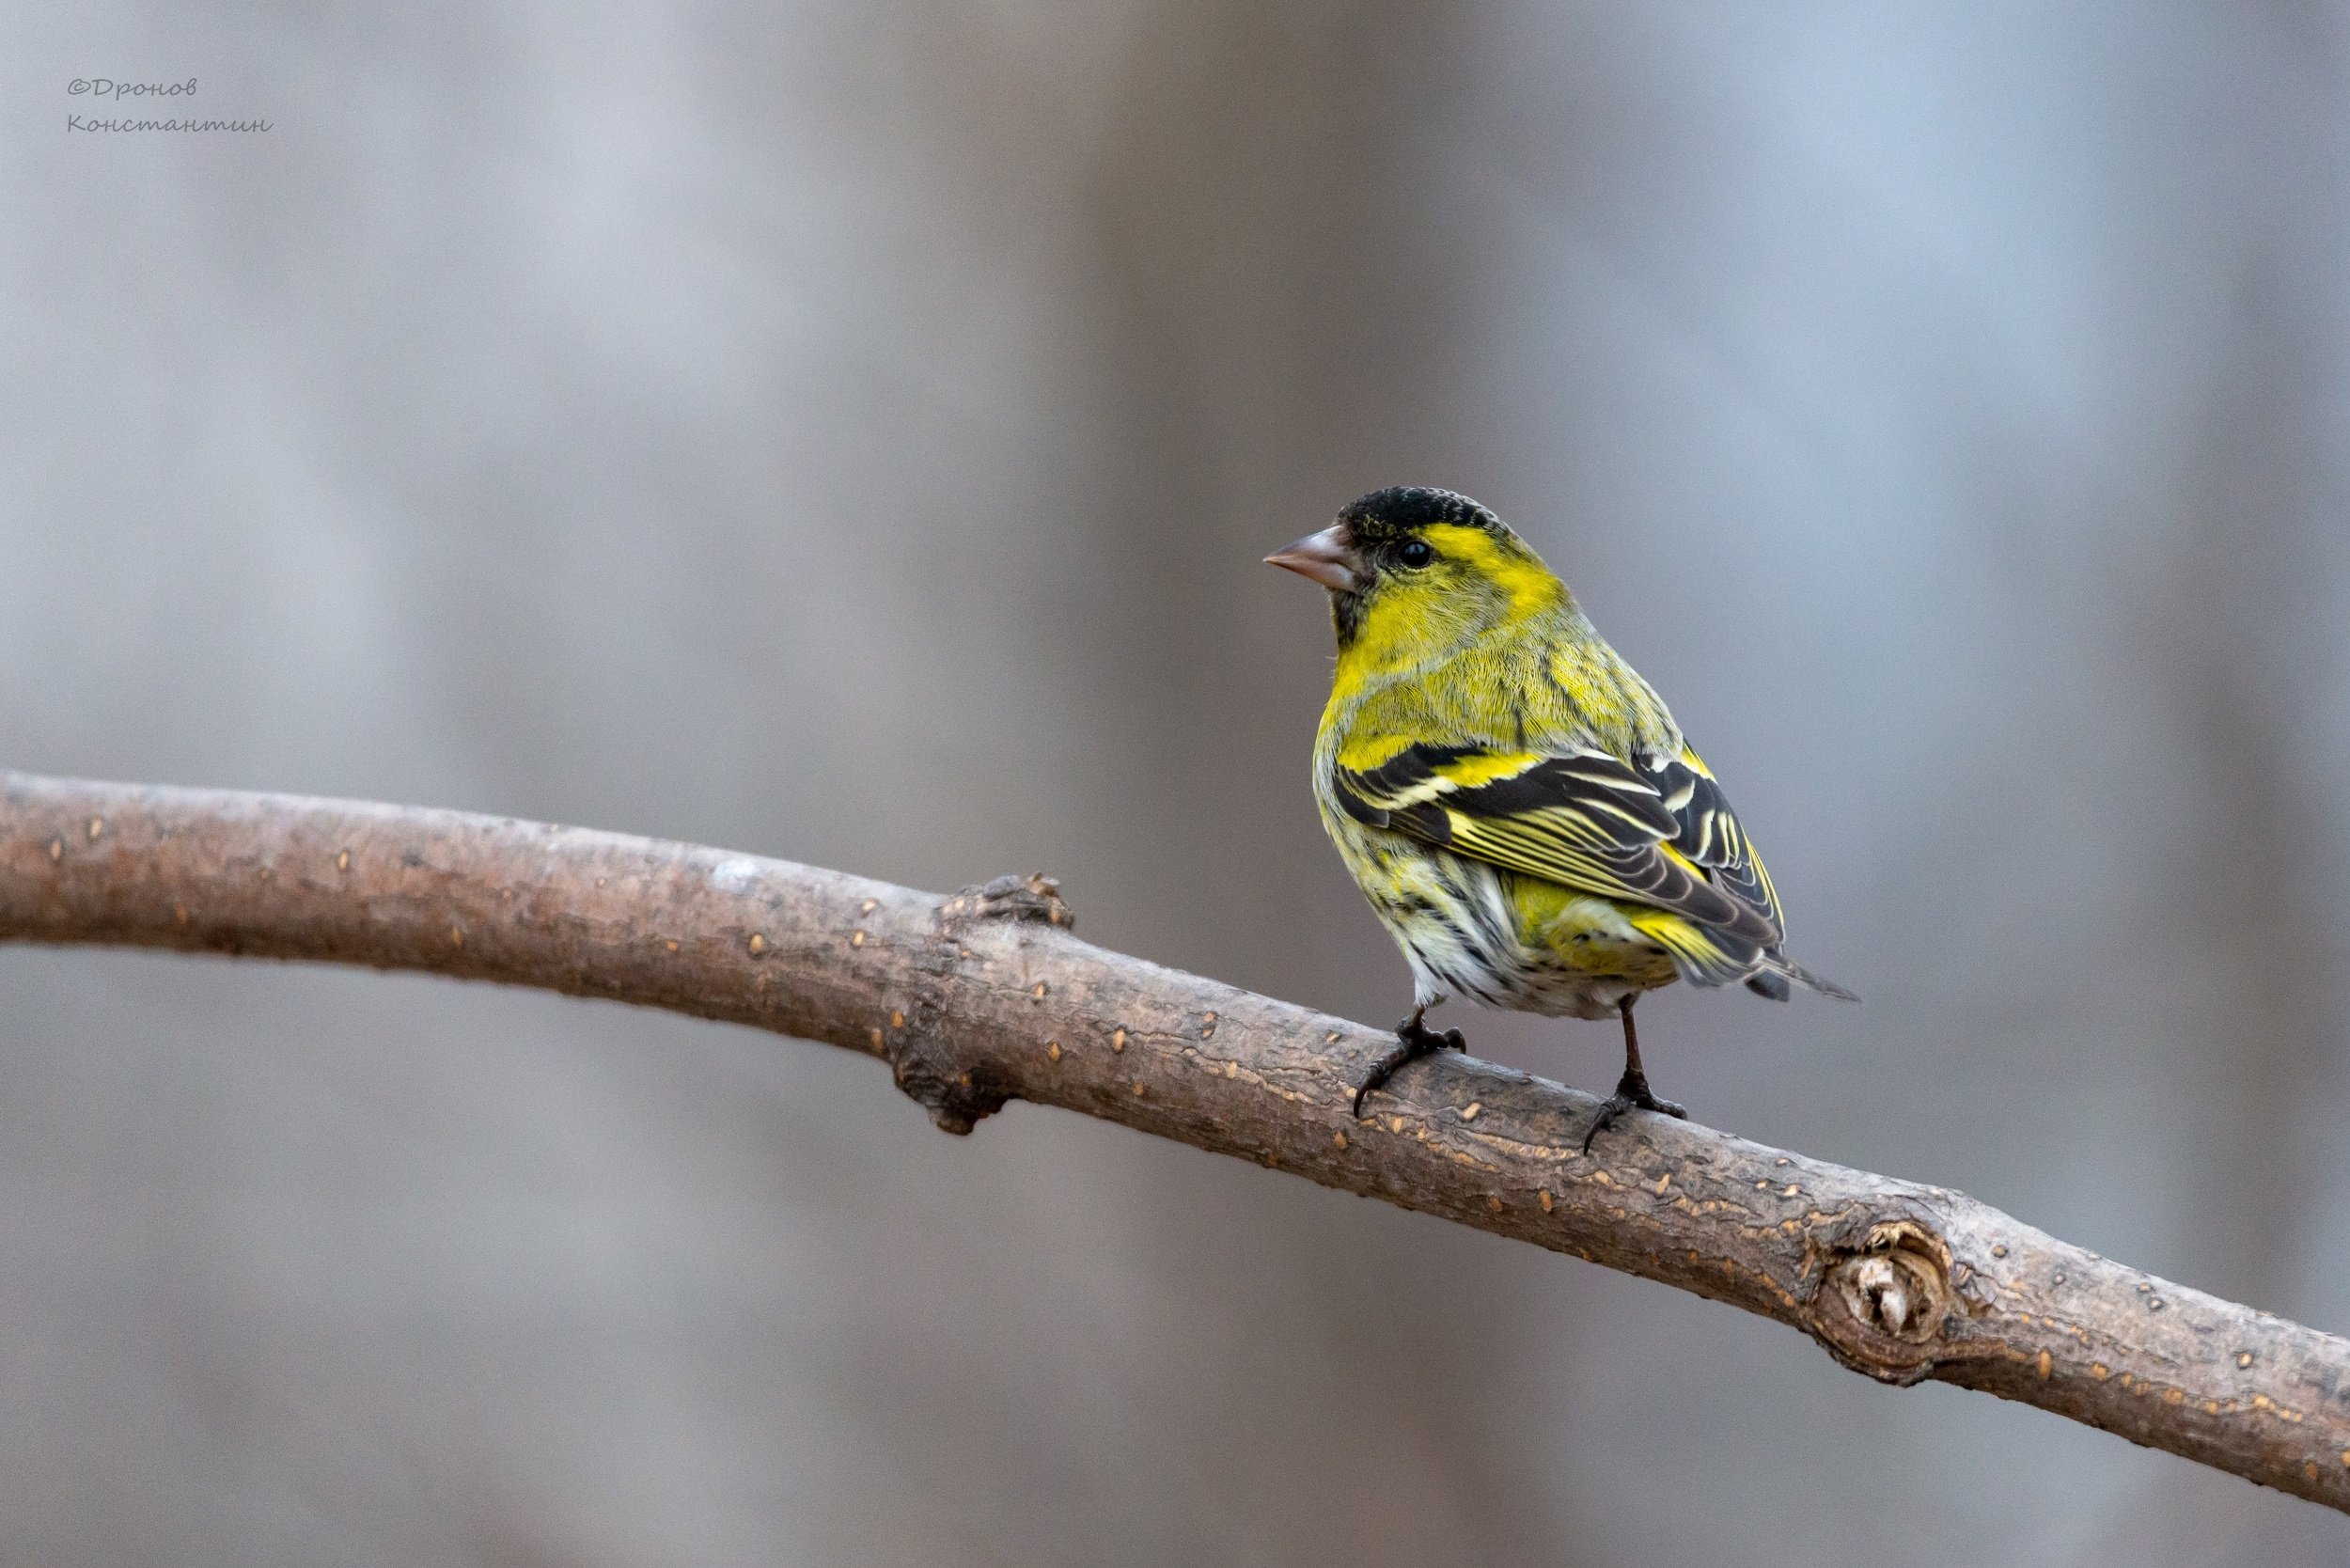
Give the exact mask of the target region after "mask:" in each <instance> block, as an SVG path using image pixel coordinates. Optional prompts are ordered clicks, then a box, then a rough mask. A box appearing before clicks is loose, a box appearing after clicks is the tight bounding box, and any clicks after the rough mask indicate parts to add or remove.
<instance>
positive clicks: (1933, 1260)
mask: <svg viewBox="0 0 2350 1568" xmlns="http://www.w3.org/2000/svg"><path fill="white" fill-rule="evenodd" d="M1069 923H1070V922H1069V912H1068V910H1067V908H1066V906H1065V905H1063V904H1062V903H1061V902H1060V900H1059V897H1058V890H1057V889H1056V888H1055V887H1054V886H1053V885H1052V884H1051V883H1050V882H1048V881H1046V880H1044V879H1042V878H1033V877H1032V878H1029V879H1027V880H1026V881H1020V880H1017V879H1012V878H1003V879H999V880H998V881H997V882H995V883H990V884H988V885H987V886H984V887H979V888H973V889H968V890H966V891H965V892H964V893H961V894H958V895H956V896H955V897H953V898H951V899H946V900H941V899H938V898H936V897H934V896H932V895H931V894H928V893H917V892H913V891H911V890H909V889H906V888H903V887H893V886H888V885H886V884H884V883H878V882H867V881H864V880H862V879H860V878H857V877H853V876H846V875H843V874H842V873H840V872H838V871H829V870H817V869H814V868H810V867H806V866H795V865H791V864H789V863H787V862H783V861H777V860H766V859H760V858H758V857H755V856H751V855H731V854H729V853H727V852H725V851H723V850H714V849H705V848H700V847H697V846H694V845H687V844H676V843H666V842H661V841H658V840H653V839H635V838H628V837H623V836H620V835H617V834H609V833H596V832H590V831H588V830H586V829H583V828H565V827H553V826H547V825H544V824H540V823H521V822H512V821H504V820H498V819H493V818H487V817H479V816H471V815H466V814H463V813H460V812H454V811H431V810H422V809H415V808H404V807H390V806H371V805H362V804H355V803H352V802H345V801H325V800H305V799H297V798H293V797H289V796H280V795H255V794H239V793H230V792H212V791H193V790H173V789H157V788H146V787H139V786H128V785H118V784H94V783H83V782H77V781H68V780H53V779H41V778H34V777H29V776H23V775H15V774H8V775H0V940H5V941H24V942H49V943H98V944H105V945H113V946H130V947H149V948H169V949H179V950H181V951H188V952H219V953H231V954H241V955H246V956H252V957H266V958H290V959H319V960H325V961H328V962H334V963H344V964H372V965H374V966H376V967H378V968H386V969H422V970H429V971H431V972H433V973H436V974H444V975H452V976H457V977H460V978H463V979H468V980H497V981H502V982H504V983H507V984H511V985H529V986H538V987H540V988H543V989H546V990H552V991H561V992H567V993H569V994H571V995H573V996H603V997H608V998H611V999H613V1000H616V1001H624V1002H633V1003H636V1004H638V1005H641V1006H646V1007H659V1008H666V1009H669V1010H671V1011H678V1012H687V1013H693V1014H696V1015H697V1016H700V1017H704V1018H719V1019H726V1020H729V1021H730V1022H734V1023H741V1024H750V1025H754V1026H757V1027H760V1028H767V1029H773V1030H776V1032H778V1033H782V1034H790V1035H797V1036H800V1037H802V1038H805V1039H810V1040H821V1041H823V1042H826V1043H830V1044H834V1045H843V1046H847V1047H850V1048H851V1049H854V1050H858V1051H863V1052H866V1053H868V1054H870V1055H872V1056H875V1057H879V1058H882V1059H883V1060H885V1061H886V1062H888V1063H889V1065H890V1067H891V1069H892V1071H893V1072H894V1073H895V1074H896V1077H897V1081H898V1085H899V1087H900V1088H901V1089H903V1090H905V1091H906V1092H907V1093H908V1094H910V1095H912V1096H913V1097H914V1098H915V1099H917V1101H919V1102H921V1104H922V1105H924V1106H926V1107H927V1108H928V1109H929V1110H930V1112H931V1115H932V1118H933V1119H934V1120H935V1121H937V1122H938V1124H939V1125H940V1126H942V1127H945V1128H947V1129H948V1131H950V1132H959V1133H960V1132H968V1131H969V1130H970V1129H971V1126H972V1124H973V1123H974V1122H975V1121H978V1120H979V1118H980V1117H983V1116H985V1115H987V1114H988V1113H989V1112H991V1111H994V1110H995V1109H997V1108H998V1107H1000V1106H1001V1105H1003V1104H1004V1103H1005V1102H1006V1101H1007V1100H1011V1099H1022V1100H1031V1101H1034V1102H1036V1103H1038V1104H1040V1105H1060V1106H1063V1107H1065V1108H1067V1109H1070V1110H1074V1111H1081V1112H1083V1113H1085V1114H1086V1115H1089V1116H1098V1117H1102V1118H1104V1119H1105V1120H1108V1121H1120V1122H1123V1123H1125V1124H1126V1125H1128V1126H1130V1127H1136V1128H1139V1129H1141V1130H1142V1131H1144V1132H1148V1133H1155V1134H1157V1135H1158V1136H1160V1137H1168V1138H1173V1139H1175V1140H1177V1141H1178V1142H1182V1143H1188V1144H1192V1145H1195V1146H1197V1147H1199V1148H1202V1149H1211V1150H1214V1151H1216V1152H1220V1153H1227V1154H1236V1155H1240V1156H1243V1157H1245V1158H1248V1159H1252V1160H1256V1161H1258V1162H1259V1163H1261V1164H1262V1165H1265V1166H1267V1167H1271V1168H1277V1169H1282V1170H1290V1171H1293V1172H1295V1173H1297V1174H1299V1175H1302V1176H1305V1177H1308V1178H1309V1179H1311V1180H1313V1181H1316V1182H1320V1183H1322V1184H1324V1185H1325V1186H1332V1187H1340V1188H1343V1189H1345V1190H1347V1191H1350V1192H1357V1193H1363V1194H1366V1195H1368V1196H1371V1197H1374V1198H1381V1199H1385V1200H1387V1201H1388V1202H1391V1203H1396V1204H1399V1205H1401V1206H1402V1207H1404V1208H1407V1209H1418V1210H1420V1211H1422V1212H1424V1213H1428V1214H1434V1215H1443V1216H1444V1217H1446V1218H1448V1219H1454V1220H1458V1221H1460V1222H1461V1223H1463V1224H1465V1225H1473V1226H1476V1227H1477V1228H1479V1229H1480V1230H1485V1231H1496V1232H1497V1233H1499V1234H1501V1235H1505V1236H1514V1237H1516V1238H1518V1239H1519V1240H1521V1241H1529V1242H1533V1243H1534V1244H1536V1245H1537V1246H1540V1247H1549V1248H1551V1249H1552V1250H1554V1251H1559V1252H1569V1253H1573V1254H1574V1255H1575V1256H1576V1257H1578V1258H1583V1259H1586V1260H1588V1261H1590V1262H1596V1263H1602V1264H1605V1265H1606V1266H1607V1267H1609V1268H1614V1269H1621V1270H1622V1271H1624V1272H1625V1273H1627V1274H1636V1275H1639V1276H1641V1277H1642V1278H1649V1279H1656V1280H1661V1281H1663V1282H1664V1283H1666V1284H1669V1285H1674V1286H1678V1287H1680V1288H1681V1289H1683V1290H1687V1291H1694V1292H1696V1293H1697V1294H1700V1295H1704V1296H1710V1297H1713V1298H1715V1299H1716V1300H1720V1301H1727V1302H1729V1303H1731V1305H1733V1306H1737V1307H1743V1308H1745V1309H1747V1310H1748V1311H1751V1312H1759V1313H1761V1314H1763V1316H1765V1317H1770V1318H1776V1319H1777V1320H1778V1321H1779V1322H1781V1323H1784V1324H1787V1325H1791V1326H1793V1327H1795V1328H1799V1329H1801V1330H1802V1331H1803V1332H1805V1333H1807V1334H1809V1335H1810V1336H1811V1337H1812V1338H1813V1339H1814V1340H1816V1341H1819V1342H1820V1343H1821V1344H1822V1345H1823V1346H1825V1348H1826V1350H1827V1352H1828V1354H1829V1355H1830V1356H1834V1357H1835V1358H1836V1359H1837V1360H1838V1361H1840V1362H1841V1363H1842V1364H1843V1365H1845V1366H1847V1367H1850V1368H1852V1369H1853V1370H1854V1371H1856V1372H1863V1373H1866V1374H1867V1375H1868V1376H1871V1377H1873V1378H1876V1379H1878V1380H1879V1381H1882V1382H1886V1383H1895V1384H1909V1383H1915V1382H1917V1381H1919V1380H1920V1379H1922V1378H1929V1377H1932V1378H1939V1379H1941V1380H1942V1381H1944V1382H1949V1383H1955V1384H1958V1385H1960V1386H1961V1387H1964V1388H1981V1389H1984V1390H1986V1391H1988V1392H1991V1393H1995V1394H1998V1395H1999V1396H2001V1397H2002V1398H2006V1399H2013V1400H2020V1401H2022V1402H2024V1403H2028V1404H2036V1405H2039V1406H2040V1407H2041V1408H2043V1409H2045V1410H2052V1411H2055V1412H2056V1413H2057V1414H2059V1415H2062V1416H2068V1417H2071V1418H2072V1419H2075V1420H2078V1421H2086V1422H2088V1423H2089V1424H2090V1425H2092V1426H2097V1427H2103V1428H2105V1429H2106V1430H2107V1431H2109V1432H2117V1433H2120V1434H2121V1435H2123V1436H2125V1437H2128V1438H2130V1439H2131V1440H2133V1441H2135V1442H2139V1443H2143V1444H2145V1445H2147V1446H2149V1447H2152V1448H2158V1449H2165V1450H2170V1452H2172V1453H2177V1454H2182V1455H2185V1456H2186V1458H2189V1459H2193V1460H2196V1461H2198V1462H2200V1463H2201V1464H2205V1465H2210V1466H2215V1467H2217V1468H2218V1469H2222V1470H2228V1471H2232V1472H2233V1473H2234V1474H2236V1475H2240V1476H2244V1477H2246V1478H2248V1479H2249V1480H2252V1481H2256V1482H2261V1483H2263V1484H2264V1485H2268V1486H2274V1487H2277V1488H2279V1489H2280V1490H2283V1491H2287V1492H2292V1493H2295V1494H2296V1495H2298V1496H2300V1497H2309V1498H2311V1499H2314V1500H2316V1501H2318V1502H2322V1503H2325V1504H2327V1505H2328V1506H2330V1507H2334V1508H2338V1509H2342V1510H2344V1511H2345V1512H2350V1341H2343V1340H2341V1339H2337V1338H2335V1337H2333V1336H2331V1335H2328V1334H2321V1333H2318V1332H2316V1331H2314V1330H2312V1329H2309V1328H2304V1327H2302V1326H2300V1325H2297V1324H2293V1323H2288V1322H2286V1321H2284V1320H2282V1319H2280V1318H2277V1317H2274V1316H2272V1315H2270V1314H2268V1313H2266V1312H2256V1311H2253V1310H2252V1309H2249V1308H2246V1307H2239V1306H2236V1305H2234V1304H2233V1303H2230V1302H2226V1301H2221V1300H2217V1299H2216V1298H2215V1297H2212V1296H2208V1295H2205V1294H2202V1293H2201V1292H2200V1291H2193V1290H2188V1289H2186V1288H2184V1287H2182V1286H2178V1285H2172V1284H2170V1283H2168V1282H2166V1281H2164V1280H2160V1279H2155V1278H2152V1277H2150V1276H2147V1275H2143V1274H2139V1273H2138V1272H2137V1271H2135V1270H2133V1269H2128V1268H2124V1267H2123V1266H2122V1265H2121V1264H2119V1263H2115V1262H2109V1261H2107V1260H2106V1259H2104V1258H2100V1257H2099V1256H2097V1255H2096V1254H2095V1253H2093V1252H2089V1251H2085V1250H2083V1249H2082V1248H2080V1247H2073V1246H2070V1245H2068V1244H2066V1243H2064V1242H2060V1241H2058V1240H2056V1239H2055V1238H2054V1237H2051V1236H2048V1235H2045V1234H2044V1233H2043V1232H2041V1231H2035V1230H2033V1229H2031V1228H2030V1227H2029V1226H2027V1225H2023V1224H2020V1223H2018V1222H2017V1221H2015V1220H2013V1219H2011V1218H2009V1217H2008V1216H2007V1215H2003V1214H2000V1213H1999V1212H1998V1211H1997V1210H1995V1209H1991V1208H1988V1207H1986V1206H1984V1205H1983V1204H1981V1203H1978V1202H1976V1201H1975V1200H1972V1199H1970V1198H1967V1197H1966V1196H1965V1195H1964V1194H1962V1193H1956V1192H1951V1191H1949V1190H1947V1189H1944V1188H1941V1187H1931V1186H1920V1185H1918V1184H1913V1183H1908V1182H1901V1181H1895V1180H1891V1179H1889V1178H1887V1177H1883V1176H1874V1175H1871V1174H1868V1173H1867V1172H1864V1171H1857V1170H1848V1169H1845V1168H1841V1167H1840V1166H1834V1165H1828V1164H1825V1163H1823V1162H1821V1161H1818V1160H1811V1159H1806V1158H1804V1157H1803V1156H1802V1155H1799V1154H1789V1153H1782V1152H1779V1151H1778V1150H1775V1149H1766V1148H1763V1147H1762V1146H1760V1145H1757V1144H1752V1143H1747V1142H1746V1141H1744V1140H1742V1139H1739V1138H1735V1137H1729V1136H1728V1135H1726V1134H1722V1133H1717V1132H1714V1131H1711V1130H1709V1129H1707V1128H1703V1127H1699V1126H1693V1125H1690V1124H1688V1123H1685V1122H1681V1121H1669V1120H1667V1119H1664V1118H1661V1117H1637V1118H1633V1119H1631V1120H1630V1121H1626V1122H1623V1123H1621V1124H1619V1125H1618V1126H1617V1127H1616V1128H1615V1129H1613V1130H1611V1131H1610V1132H1608V1133H1606V1135H1604V1136H1603V1137H1601V1139H1600V1140H1599V1142H1598V1143H1597V1144H1596V1145H1595V1146H1594V1147H1593V1149H1592V1152H1591V1153H1590V1155H1588V1156H1586V1155H1584V1154H1583V1153H1581V1152H1580V1146H1581V1142H1582V1136H1583V1131H1584V1129H1585V1128H1586V1127H1587V1126H1588V1125H1589V1124H1590V1118H1591V1116H1592V1114H1593V1111H1594V1109H1595V1106H1596V1104H1597V1103H1596V1102H1595V1101H1594V1100H1593V1099H1592V1098H1591V1097H1590V1096H1589V1095H1585V1094H1581V1093H1577V1092H1576V1091H1575V1090H1569V1089H1563V1088H1561V1087H1560V1086H1559V1085H1557V1084H1554V1083H1549V1082H1547V1081H1544V1080H1543V1079H1540V1078H1531V1077H1528V1076H1526V1075H1525V1074H1518V1073H1513V1072H1511V1071H1508V1070H1506V1069H1504V1068H1500V1067H1496V1066H1493V1065H1491V1064H1489V1063H1486V1062H1481V1061H1476V1060H1473V1059H1466V1058H1460V1057H1457V1056H1454V1055H1452V1054H1451V1053H1440V1054H1439V1055H1438V1056H1436V1057H1435V1058H1431V1059H1430V1060H1428V1061H1426V1062H1425V1063H1423V1064H1419V1065H1416V1066H1414V1067H1413V1068H1411V1069H1410V1070H1408V1071H1407V1072H1405V1073H1404V1074H1402V1075H1401V1081H1400V1082H1398V1083H1397V1084H1396V1085H1395V1086H1394V1089H1395V1092H1393V1093H1388V1092H1382V1093H1380V1094H1378V1095H1375V1096H1374V1097H1373V1098H1372V1100H1371V1113H1370V1115H1369V1117H1368V1120H1366V1121H1363V1122H1360V1123H1358V1122H1356V1121H1355V1120H1354V1119H1353V1117H1351V1116H1350V1115H1349V1114H1348V1101H1349V1098H1350V1096H1351V1095H1352V1093H1353V1086H1354V1083H1355V1080H1356V1079H1357V1078H1358V1077H1359V1075H1360V1074H1361V1073H1362V1071H1363V1069H1364V1067H1365V1066H1366V1065H1367V1064H1368V1063H1369V1062H1370V1061H1371V1060H1372V1059H1373V1058H1375V1057H1377V1056H1378V1055H1379V1054H1380V1053H1381V1052H1382V1051H1384V1050H1385V1049H1386V1048H1387V1045H1388V1044H1389V1043H1390V1042H1391V1039H1392V1037H1391V1036H1390V1035H1389V1034H1387V1032H1386V1031H1384V1030H1372V1029H1366V1028H1363V1027H1360V1026H1358V1025H1355V1024H1350V1023H1347V1022H1345V1021H1343V1020H1341V1019H1337V1018H1331V1017H1327V1016H1325V1015H1324V1014H1321V1013H1317V1012H1310V1011H1306V1010H1305V1009H1302V1008H1296V1007H1292V1006H1290V1005H1288V1004H1287V1003H1283V1002H1277V1001H1273V1000H1271V999H1269V998H1266V997H1263V996H1253V995H1251V994H1249V993H1247V992H1245V991H1239V990H1236V989H1234V988H1233V987H1231V986H1229V985H1221V984H1218V983H1217V982H1215V981H1214V980H1202V979H1199V978H1198V977H1196V976H1193V975H1186V974H1183V973H1181V972H1179V971H1176V970H1172V969H1166V968H1162V967H1160V966H1159V965H1157V964H1151V963H1147V962H1145V961H1143V960H1141V959H1137V958H1129V957H1126V956H1124V955H1122V954H1119V953H1113V952H1108V951H1105V950H1104V949H1099V948H1095V947H1091V946H1089V945H1088V944H1086V943H1084V942H1080V941H1078V940H1077V939H1076V938H1075V937H1074V936H1073V935H1072V934H1070V933H1069V930H1068V929H1067V928H1068V926H1069Z"/></svg>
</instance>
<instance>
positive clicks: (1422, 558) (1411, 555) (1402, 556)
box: [1395, 539, 1436, 567]
mask: <svg viewBox="0 0 2350 1568" xmlns="http://www.w3.org/2000/svg"><path fill="white" fill-rule="evenodd" d="M1395 558H1396V559H1398V560H1400V561H1402V563H1403V564H1404V565H1405V566H1409V567H1422V566H1426V565H1427V564H1428V563H1429V562H1430V561H1433V560H1434V559H1435V558H1436V552H1435V551H1434V550H1432V549H1430V548H1429V547H1428V541H1426V540H1424V539H1415V540H1412V541H1408V542H1406V543H1405V544H1404V546H1403V548H1402V549H1401V550H1398V551H1397V552H1396V553H1395Z"/></svg>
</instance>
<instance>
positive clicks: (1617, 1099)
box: [1583, 1083, 1689, 1154]
mask: <svg viewBox="0 0 2350 1568" xmlns="http://www.w3.org/2000/svg"><path fill="white" fill-rule="evenodd" d="M1636 1110H1644V1111H1655V1112H1657V1113H1658V1114H1659V1115H1662V1116H1673V1117H1679V1118H1680V1119H1681V1120H1682V1121H1688V1120H1689V1113H1688V1111H1687V1110H1686V1109H1685V1108H1684V1107H1683V1106H1681V1105H1677V1104H1675V1103H1674V1102H1673V1101H1670V1100H1659V1099H1658V1098H1657V1097H1656V1096H1655V1095H1653V1094H1651V1093H1650V1092H1649V1091H1648V1085H1647V1084H1645V1083H1643V1084H1640V1085H1637V1087H1636V1086H1633V1085H1629V1084H1618V1085H1617V1086H1616V1092H1615V1093H1613V1094H1610V1095H1609V1096H1608V1097H1607V1098H1606V1099H1605V1100H1602V1101H1601V1102H1600V1103H1599V1114H1598V1115H1597V1116H1594V1117H1593V1118H1591V1130H1590V1132H1588V1133H1585V1134H1584V1135H1583V1152H1585V1153H1586V1154H1588V1153H1590V1152H1591V1139H1593V1138H1595V1137H1599V1135H1600V1134H1601V1133H1602V1132H1604V1131H1606V1129H1607V1128H1608V1127H1610V1126H1613V1125H1614V1124H1615V1122H1616V1121H1617V1119H1618V1118H1620V1117H1622V1115H1623V1113H1624V1112H1626V1111H1636Z"/></svg>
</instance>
